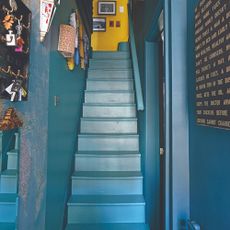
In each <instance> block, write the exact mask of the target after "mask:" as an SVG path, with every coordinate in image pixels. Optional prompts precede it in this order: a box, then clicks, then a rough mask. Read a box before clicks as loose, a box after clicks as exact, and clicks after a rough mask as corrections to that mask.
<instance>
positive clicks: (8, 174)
mask: <svg viewBox="0 0 230 230" xmlns="http://www.w3.org/2000/svg"><path fill="white" fill-rule="evenodd" d="M17 181H18V176H17V170H15V169H11V170H5V171H3V172H2V173H1V179H0V193H17V183H18V182H17Z"/></svg>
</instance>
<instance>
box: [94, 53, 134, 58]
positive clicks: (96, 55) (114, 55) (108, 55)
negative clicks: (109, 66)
mask: <svg viewBox="0 0 230 230" xmlns="http://www.w3.org/2000/svg"><path fill="white" fill-rule="evenodd" d="M92 58H93V59H128V58H130V52H125V51H116V52H114V51H97V52H93V53H92Z"/></svg>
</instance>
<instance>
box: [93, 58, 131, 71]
mask: <svg viewBox="0 0 230 230" xmlns="http://www.w3.org/2000/svg"><path fill="white" fill-rule="evenodd" d="M131 67H132V64H131V60H130V59H115V60H110V59H90V61H89V69H130V68H131Z"/></svg>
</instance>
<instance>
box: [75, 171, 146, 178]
mask: <svg viewBox="0 0 230 230" xmlns="http://www.w3.org/2000/svg"><path fill="white" fill-rule="evenodd" d="M119 173H120V174H121V175H118V174H119ZM103 174H104V175H103ZM125 174H127V175H125ZM132 174H133V175H132ZM117 179H118V180H136V179H139V180H143V175H142V173H141V171H75V172H74V173H73V174H72V180H117Z"/></svg>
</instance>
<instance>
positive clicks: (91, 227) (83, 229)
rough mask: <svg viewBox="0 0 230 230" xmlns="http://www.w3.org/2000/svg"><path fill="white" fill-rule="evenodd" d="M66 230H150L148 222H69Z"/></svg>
mask: <svg viewBox="0 0 230 230" xmlns="http://www.w3.org/2000/svg"><path fill="white" fill-rule="evenodd" d="M66 230H149V227H148V225H147V224H69V225H68V226H67V228H66Z"/></svg>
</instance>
